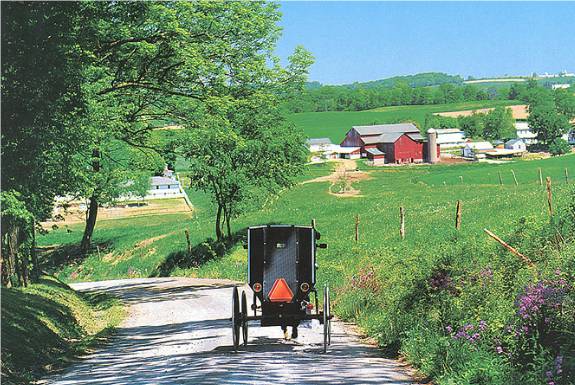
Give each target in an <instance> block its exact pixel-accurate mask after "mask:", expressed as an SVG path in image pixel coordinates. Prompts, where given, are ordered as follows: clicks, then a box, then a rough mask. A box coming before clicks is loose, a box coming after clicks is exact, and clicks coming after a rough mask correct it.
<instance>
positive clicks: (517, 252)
mask: <svg viewBox="0 0 575 385" xmlns="http://www.w3.org/2000/svg"><path fill="white" fill-rule="evenodd" d="M483 231H485V233H486V234H487V235H489V236H490V237H491V238H493V239H495V240H496V241H497V242H499V244H500V245H501V246H503V247H505V248H506V249H507V250H509V251H510V252H511V253H512V254H513V255H516V256H518V257H519V258H521V260H522V261H523V262H525V263H526V264H527V265H528V266H533V262H532V261H531V260H530V259H529V258H528V257H526V256H525V255H523V254H521V253H520V252H519V251H517V250H516V249H515V248H514V247H512V246H510V245H508V244H507V243H505V242H504V241H503V240H502V239H501V238H499V237H498V236H497V235H495V234H493V233H492V232H491V231H489V230H487V229H483Z"/></svg>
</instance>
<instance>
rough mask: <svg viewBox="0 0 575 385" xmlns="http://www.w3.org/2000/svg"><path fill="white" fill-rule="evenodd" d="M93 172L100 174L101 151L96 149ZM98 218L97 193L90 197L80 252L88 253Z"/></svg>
mask: <svg viewBox="0 0 575 385" xmlns="http://www.w3.org/2000/svg"><path fill="white" fill-rule="evenodd" d="M92 171H94V173H98V172H100V150H99V149H97V148H95V149H93V150H92ZM97 216H98V195H97V193H96V191H94V192H93V193H92V196H91V197H90V207H89V208H88V216H87V217H86V228H85V229H84V235H83V236H82V243H80V250H81V251H82V253H86V252H87V251H88V250H89V249H90V245H91V244H92V234H93V233H94V227H96V217H97Z"/></svg>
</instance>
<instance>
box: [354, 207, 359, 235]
mask: <svg viewBox="0 0 575 385" xmlns="http://www.w3.org/2000/svg"><path fill="white" fill-rule="evenodd" d="M355 241H356V242H359V214H355Z"/></svg>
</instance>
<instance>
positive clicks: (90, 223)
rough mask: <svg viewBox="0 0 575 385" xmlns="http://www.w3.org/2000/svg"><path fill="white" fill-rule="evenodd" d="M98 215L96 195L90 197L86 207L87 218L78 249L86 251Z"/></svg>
mask: <svg viewBox="0 0 575 385" xmlns="http://www.w3.org/2000/svg"><path fill="white" fill-rule="evenodd" d="M97 216H98V198H97V197H96V195H92V196H91V197H90V207H89V208H88V218H87V219H86V227H85V228H84V235H83V236H82V243H81V244H80V250H81V251H82V253H86V252H87V251H88V250H89V249H90V245H91V244H92V234H93V233H94V227H96V217H97Z"/></svg>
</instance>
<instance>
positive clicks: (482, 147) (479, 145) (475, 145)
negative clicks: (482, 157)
mask: <svg viewBox="0 0 575 385" xmlns="http://www.w3.org/2000/svg"><path fill="white" fill-rule="evenodd" d="M489 150H493V145H492V144H491V143H489V142H469V143H467V144H466V145H465V147H463V150H462V155H463V157H465V158H475V157H476V156H477V155H478V154H481V153H485V152H487V151H489Z"/></svg>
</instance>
